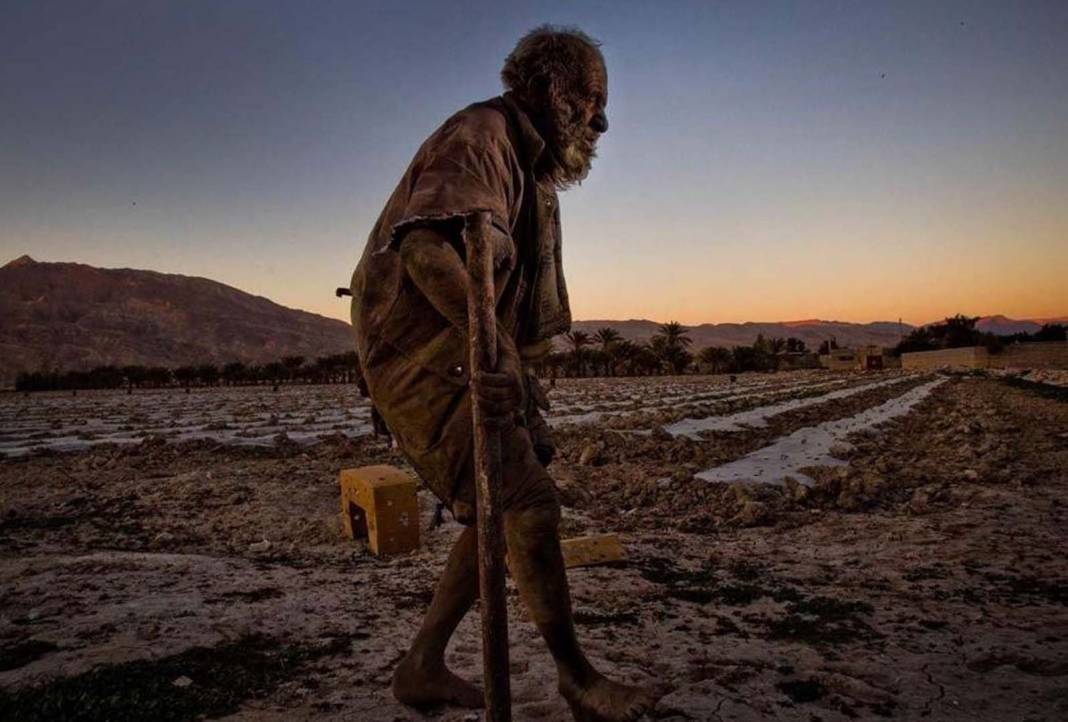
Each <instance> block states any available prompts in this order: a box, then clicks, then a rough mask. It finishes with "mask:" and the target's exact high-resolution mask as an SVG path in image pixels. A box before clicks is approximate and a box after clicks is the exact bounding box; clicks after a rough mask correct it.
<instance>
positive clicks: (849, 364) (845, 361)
mask: <svg viewBox="0 0 1068 722" xmlns="http://www.w3.org/2000/svg"><path fill="white" fill-rule="evenodd" d="M820 366H822V367H823V368H825V369H829V370H831V371H852V370H853V369H855V368H856V367H857V352H856V351H854V350H853V349H851V348H832V349H831V350H830V353H825V354H821V355H820Z"/></svg>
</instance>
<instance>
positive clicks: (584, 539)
mask: <svg viewBox="0 0 1068 722" xmlns="http://www.w3.org/2000/svg"><path fill="white" fill-rule="evenodd" d="M560 550H561V551H562V552H563V553H564V566H566V567H567V568H568V569H571V568H574V567H591V566H595V565H597V564H611V563H612V562H621V561H625V560H626V559H627V552H626V550H625V549H624V548H623V542H621V541H620V540H619V537H618V536H617V535H615V534H593V535H591V536H580V537H575V538H574V539H564V540H562V541H561V542H560Z"/></svg>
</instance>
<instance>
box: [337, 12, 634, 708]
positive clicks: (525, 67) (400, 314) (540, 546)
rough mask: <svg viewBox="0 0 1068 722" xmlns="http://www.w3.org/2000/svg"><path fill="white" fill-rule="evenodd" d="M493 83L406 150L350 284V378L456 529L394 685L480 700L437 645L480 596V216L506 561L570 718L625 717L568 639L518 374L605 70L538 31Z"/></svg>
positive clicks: (409, 697) (542, 436)
mask: <svg viewBox="0 0 1068 722" xmlns="http://www.w3.org/2000/svg"><path fill="white" fill-rule="evenodd" d="M501 80H502V83H503V85H504V88H505V92H504V94H503V95H501V96H499V97H495V98H491V99H489V100H485V101H482V102H477V103H474V104H473V105H469V106H468V107H466V108H464V109H463V110H461V111H459V112H458V113H456V114H455V115H453V116H452V117H450V118H449V119H447V120H446V121H445V122H444V124H442V125H441V126H440V127H439V128H438V129H437V130H436V131H434V132H433V133H432V134H431V136H430V137H429V138H428V139H427V140H426V141H425V142H424V143H423V145H422V146H421V147H420V148H419V150H418V152H417V153H416V155H415V158H414V159H413V160H412V162H411V164H410V166H409V167H408V169H407V171H406V172H405V173H404V175H403V177H402V178H401V180H400V183H399V184H398V185H397V187H396V190H394V191H393V194H392V195H391V196H390V198H389V200H388V202H387V203H386V207H385V209H384V210H383V211H382V214H381V216H380V217H379V218H378V221H377V223H376V224H375V226H374V229H373V230H372V231H371V234H370V238H369V239H368V242H367V246H366V248H365V249H364V252H363V255H362V257H361V259H360V261H359V264H358V266H357V267H356V271H355V273H354V274H353V278H352V285H351V290H352V294H353V305H352V322H353V328H354V331H355V335H356V346H357V353H358V355H359V359H360V364H361V367H362V369H363V387H364V388H365V389H366V392H367V394H368V395H369V396H370V398H371V402H372V403H373V405H374V407H375V410H376V414H377V416H378V418H379V419H380V420H381V422H383V423H384V425H385V426H386V427H387V428H388V431H389V432H390V433H391V434H392V435H393V437H394V438H395V440H396V442H397V445H398V447H399V448H400V450H401V452H402V453H403V454H404V456H405V458H406V459H407V460H408V461H409V462H410V463H411V465H412V467H413V468H414V469H415V470H416V472H417V473H418V474H419V476H420V477H421V479H422V480H423V482H424V483H425V484H426V485H427V486H428V487H429V488H430V489H431V490H432V491H433V492H434V494H435V495H436V496H437V497H438V498H439V499H440V500H441V501H442V502H443V503H444V504H445V505H446V506H447V507H448V508H450V509H451V511H452V513H453V515H454V516H455V517H456V519H457V520H459V521H460V522H461V523H463V524H464V525H465V529H464V531H463V532H462V533H461V535H460V536H459V538H458V540H457V542H456V545H455V547H454V548H453V549H452V551H451V553H450V555H449V558H448V561H447V562H446V566H445V569H444V571H443V573H442V576H441V579H440V580H439V582H438V584H437V587H436V589H435V592H434V597H433V599H432V601H431V604H430V608H429V610H428V611H427V614H426V618H425V619H424V621H423V624H422V626H421V628H420V629H419V631H418V633H417V634H416V636H415V639H414V640H413V642H412V645H411V648H410V650H409V651H408V653H407V654H406V655H405V656H404V658H403V659H402V660H401V661H400V662H399V664H398V666H397V669H396V670H395V671H394V674H393V693H394V695H395V696H396V697H397V699H398V700H400V701H401V702H404V703H406V704H410V705H413V706H417V707H419V706H432V705H439V704H456V705H461V706H469V707H478V706H480V705H481V704H482V693H481V691H480V689H479V688H478V687H477V686H476V685H475V684H474V683H472V682H469V681H467V680H463V679H461V678H459V677H457V676H456V675H454V674H453V673H452V672H451V671H449V670H448V669H447V667H446V666H445V648H446V646H447V644H448V642H449V638H450V637H451V636H452V634H453V632H454V630H455V629H456V626H457V625H458V624H459V622H460V620H461V619H462V618H463V617H464V615H465V614H466V613H467V611H468V610H469V609H470V608H471V606H472V605H473V603H474V602H475V600H476V599H477V597H478V559H477V556H478V551H477V542H476V532H475V528H474V527H473V526H472V525H473V523H474V521H475V492H474V480H473V460H472V420H471V404H472V399H471V393H472V391H471V387H470V385H469V383H468V382H469V372H468V368H467V323H468V320H467V274H466V270H465V266H464V258H465V253H464V236H463V229H464V221H465V218H467V217H468V216H470V215H472V214H473V213H475V212H477V211H489V212H490V214H491V217H492V231H491V234H490V236H491V243H492V248H493V250H494V292H495V298H496V317H497V348H498V363H497V367H496V368H495V369H494V371H492V372H486V373H485V374H484V376H483V377H482V380H483V386H484V391H483V392H482V394H481V395H480V398H479V403H480V404H482V406H483V408H485V409H486V413H487V415H489V416H492V417H495V418H496V419H497V420H499V421H500V422H501V424H502V429H503V430H502V432H501V448H502V467H501V492H500V493H501V501H502V506H503V509H504V513H503V517H504V531H505V539H506V544H507V548H508V556H509V560H510V565H511V566H510V568H511V572H512V575H513V578H514V579H515V582H516V585H517V586H518V589H519V593H520V596H521V598H522V600H523V603H524V604H525V606H526V608H527V609H528V611H529V613H530V616H531V618H532V619H533V621H534V623H535V625H536V626H537V628H538V630H539V632H540V633H541V635H542V637H543V638H544V640H545V642H546V644H547V646H548V648H549V652H550V653H551V654H552V657H553V659H554V661H555V663H556V668H557V672H558V688H559V691H560V694H561V695H562V696H563V697H564V699H565V700H566V702H567V704H568V705H569V707H570V709H571V711H572V713H573V714H574V716H575V719H578V720H630V719H636V718H637V717H638V716H640V715H641V714H642V713H644V712H645V711H647V710H648V709H649V708H650V707H651V706H652V705H653V704H654V702H655V699H654V695H653V694H652V692H651V691H650V690H648V689H645V688H642V687H633V686H628V685H623V684H619V683H617V682H614V681H611V680H609V679H607V678H605V677H604V676H603V675H601V674H600V673H599V672H598V671H597V670H596V669H594V667H593V666H592V664H591V663H590V661H589V660H588V659H587V657H586V655H585V654H584V653H583V650H582V647H581V645H580V644H579V641H578V639H577V637H576V634H575V627H574V624H573V621H572V614H571V598H570V592H569V590H568V582H567V577H566V574H565V569H564V562H563V557H562V555H561V551H560V541H559V535H558V526H559V519H560V506H559V502H558V500H557V494H556V488H555V486H554V484H553V480H552V477H551V476H550V475H549V472H548V471H547V467H548V466H549V465H550V462H551V460H552V457H553V452H554V447H553V442H552V439H551V436H550V434H549V430H548V427H547V426H546V424H545V422H544V420H543V418H542V415H541V412H542V411H544V410H546V409H547V407H548V403H547V400H546V397H545V394H544V393H543V392H542V391H541V389H540V388H539V387H538V385H537V381H536V380H535V379H534V378H533V376H532V375H531V374H529V373H528V372H527V367H528V365H529V364H531V363H532V362H535V361H537V360H538V359H539V358H541V357H542V356H544V355H545V354H547V353H548V352H549V351H550V350H551V342H552V338H553V336H555V335H557V334H560V333H563V332H564V331H567V330H568V328H569V327H570V324H571V313H570V309H569V307H568V297H567V290H566V286H565V283H564V275H563V268H562V265H561V231H560V211H559V204H558V201H557V191H559V190H563V189H566V188H568V187H570V186H573V185H575V184H577V183H579V182H581V181H582V180H583V179H584V178H585V177H586V175H587V173H588V172H589V169H590V165H591V162H592V160H593V158H594V155H595V146H596V143H597V139H598V138H599V136H600V135H601V134H602V133H604V132H606V131H607V130H608V119H607V117H606V113H605V108H606V104H607V100H608V78H607V70H606V67H605V63H604V58H603V56H602V54H601V52H600V50H599V46H598V44H597V43H596V42H595V41H594V40H592V39H591V38H590V37H589V36H587V35H586V34H585V33H583V32H581V31H580V30H577V29H574V28H558V27H552V26H543V27H539V28H536V29H534V30H532V31H531V32H529V33H528V34H526V35H525V36H524V37H523V38H521V39H520V41H519V43H518V44H517V45H516V47H515V49H514V50H513V51H512V52H511V54H509V55H508V57H507V58H506V59H505V62H504V66H503V68H502V70H501Z"/></svg>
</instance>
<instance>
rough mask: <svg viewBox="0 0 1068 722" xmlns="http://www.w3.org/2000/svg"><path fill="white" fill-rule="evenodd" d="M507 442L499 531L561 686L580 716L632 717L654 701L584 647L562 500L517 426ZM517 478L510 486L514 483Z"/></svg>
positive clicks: (587, 720)
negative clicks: (611, 675) (599, 667)
mask: <svg viewBox="0 0 1068 722" xmlns="http://www.w3.org/2000/svg"><path fill="white" fill-rule="evenodd" d="M514 434H517V436H512V438H510V439H508V440H506V441H504V447H505V449H504V453H505V463H504V469H503V473H504V474H505V475H506V477H510V478H506V479H505V480H504V485H505V490H506V500H505V509H506V510H505V513H504V532H505V539H506V542H507V545H508V558H509V561H510V569H511V572H512V576H513V578H514V579H515V582H516V585H517V586H518V587H519V594H520V596H521V597H522V599H523V602H524V604H525V605H526V607H527V609H528V610H529V612H530V616H531V617H532V618H533V620H534V624H535V625H536V626H537V627H538V631H540V632H541V635H542V637H544V639H545V642H546V644H547V645H548V647H549V652H550V653H551V654H552V656H553V660H554V661H555V662H556V668H557V673H558V675H559V687H560V693H561V694H562V695H563V696H564V698H565V699H566V700H567V702H568V704H569V705H570V706H571V711H572V713H573V714H574V716H575V719H576V720H579V722H617V721H619V720H633V719H636V718H637V717H638V716H639V715H641V713H642V712H644V711H645V710H647V709H649V708H651V707H652V706H653V704H654V703H655V701H656V699H655V696H654V695H653V694H652V693H651V692H650V690H647V689H643V688H641V687H631V686H627V685H622V684H618V683H616V682H612V681H610V680H608V679H606V678H605V677H604V676H602V675H601V674H600V673H599V672H597V671H596V670H595V669H594V668H593V666H592V665H591V664H590V663H589V661H588V660H587V659H586V655H585V654H584V653H583V652H582V648H581V646H580V645H579V642H578V638H577V637H576V635H575V625H574V621H573V620H572V616H571V591H570V589H569V587H568V583H567V573H566V570H565V568H564V556H563V553H562V552H561V550H560V533H559V526H560V503H559V501H558V500H557V497H556V490H555V487H554V485H553V483H552V479H551V478H550V477H549V476H548V473H547V472H546V471H545V469H544V467H542V466H541V465H540V464H539V463H538V462H537V459H536V458H535V456H534V451H533V449H532V448H531V444H530V437H529V436H528V435H527V432H526V431H525V430H523V429H517V430H516V431H515V432H514ZM513 485H515V486H513Z"/></svg>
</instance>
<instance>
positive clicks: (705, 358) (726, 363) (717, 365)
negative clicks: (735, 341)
mask: <svg viewBox="0 0 1068 722" xmlns="http://www.w3.org/2000/svg"><path fill="white" fill-rule="evenodd" d="M697 358H698V359H699V360H700V361H701V363H702V364H703V365H704V366H705V367H706V370H707V371H708V372H709V373H713V374H721V373H724V372H726V371H729V370H730V368H731V361H732V360H733V358H734V356H733V354H731V352H730V350H729V349H725V348H723V347H722V346H709V347H708V348H703V349H701V351H700V353H698V354H697Z"/></svg>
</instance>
